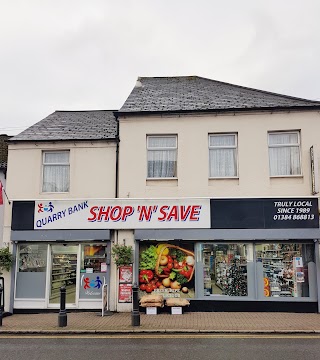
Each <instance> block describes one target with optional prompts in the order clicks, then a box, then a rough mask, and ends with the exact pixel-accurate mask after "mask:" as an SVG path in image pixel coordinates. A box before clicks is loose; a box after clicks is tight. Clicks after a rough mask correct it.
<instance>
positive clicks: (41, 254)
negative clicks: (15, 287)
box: [18, 244, 47, 272]
mask: <svg viewBox="0 0 320 360" xmlns="http://www.w3.org/2000/svg"><path fill="white" fill-rule="evenodd" d="M18 266H19V272H46V268H47V245H44V244H35V245H31V244H30V245H20V247H19V265H18Z"/></svg>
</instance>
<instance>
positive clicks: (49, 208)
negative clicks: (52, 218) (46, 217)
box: [38, 201, 54, 213]
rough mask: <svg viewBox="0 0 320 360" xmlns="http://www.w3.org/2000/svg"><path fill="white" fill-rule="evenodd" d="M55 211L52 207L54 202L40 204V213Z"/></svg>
mask: <svg viewBox="0 0 320 360" xmlns="http://www.w3.org/2000/svg"><path fill="white" fill-rule="evenodd" d="M53 209H54V206H53V205H52V202H51V201H49V203H48V204H44V205H43V204H42V203H40V204H38V213H42V212H52V211H53Z"/></svg>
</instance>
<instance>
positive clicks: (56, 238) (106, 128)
mask: <svg viewBox="0 0 320 360" xmlns="http://www.w3.org/2000/svg"><path fill="white" fill-rule="evenodd" d="M117 146H118V139H117V125H116V121H115V118H114V116H113V112H112V111H79V112H72V111H66V112H62V111H57V112H55V113H53V114H51V115H49V116H48V117H47V118H45V119H44V120H42V121H40V122H39V123H37V124H35V125H33V126H32V127H30V128H29V129H27V130H26V131H24V132H23V133H21V134H20V135H18V136H15V137H13V138H12V140H11V142H10V145H9V159H8V163H9V166H8V173H7V179H8V181H7V193H8V194H10V200H11V204H12V206H11V207H7V209H6V214H5V225H4V238H5V239H6V241H7V242H11V244H12V250H13V253H14V255H15V258H16V263H15V267H14V269H13V271H12V274H11V289H10V291H8V289H6V296H7V297H8V298H7V299H6V304H8V306H9V304H10V307H9V308H7V311H13V309H15V310H19V309H50V308H57V307H59V301H60V288H61V286H66V290H67V298H66V300H67V303H68V307H69V308H80V309H81V308H92V309H95V308H101V296H102V285H103V284H109V282H110V268H109V267H110V249H111V245H110V242H111V236H112V234H111V233H110V231H109V229H105V228H104V229H102V230H99V229H98V230H79V226H75V227H72V228H67V229H66V228H63V227H62V226H58V227H56V228H55V229H54V230H47V229H46V225H50V223H53V224H54V223H56V222H58V223H61V222H62V221H67V222H68V221H69V220H70V219H72V217H73V216H75V217H76V216H77V214H78V213H80V212H82V211H85V210H86V208H87V202H88V200H90V199H94V198H114V197H115V193H116V181H115V179H116V153H117ZM57 199H59V201H63V203H64V204H65V208H64V209H62V211H60V212H59V211H58V210H57V205H56V204H55V201H56V200H57ZM78 199H85V200H78ZM36 216H41V222H40V224H39V222H38V223H36V222H34V219H35V217H36ZM87 268H90V272H89V271H88V273H87V272H86V269H87Z"/></svg>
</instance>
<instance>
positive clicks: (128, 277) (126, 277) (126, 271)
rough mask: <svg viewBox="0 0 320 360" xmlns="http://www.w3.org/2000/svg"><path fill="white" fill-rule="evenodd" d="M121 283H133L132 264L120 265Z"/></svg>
mask: <svg viewBox="0 0 320 360" xmlns="http://www.w3.org/2000/svg"><path fill="white" fill-rule="evenodd" d="M119 283H120V284H123V283H132V266H130V265H128V266H120V267H119Z"/></svg>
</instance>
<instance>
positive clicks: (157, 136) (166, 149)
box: [147, 135, 178, 180]
mask: <svg viewBox="0 0 320 360" xmlns="http://www.w3.org/2000/svg"><path fill="white" fill-rule="evenodd" d="M151 138H174V139H175V141H176V146H174V147H151V148H150V147H149V139H151ZM172 150H175V152H176V168H175V174H174V176H172V177H149V174H148V153H149V151H172ZM177 173H178V135H147V180H154V179H160V180H161V179H165V180H168V179H177V176H178V175H177Z"/></svg>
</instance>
